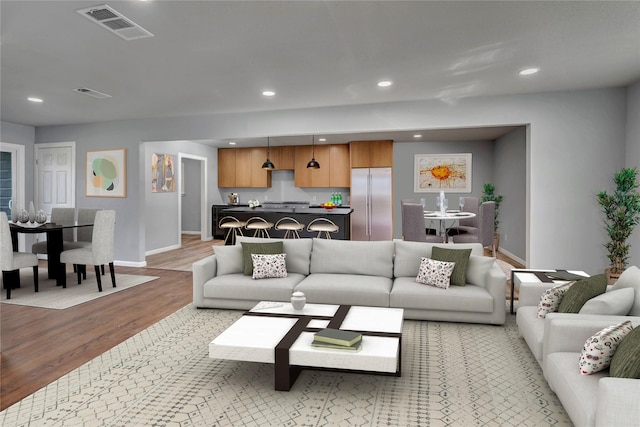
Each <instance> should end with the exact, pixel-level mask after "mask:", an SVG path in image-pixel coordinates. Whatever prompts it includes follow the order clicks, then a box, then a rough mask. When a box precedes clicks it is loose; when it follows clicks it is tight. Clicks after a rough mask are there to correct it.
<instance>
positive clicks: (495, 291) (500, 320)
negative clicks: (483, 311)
mask: <svg viewBox="0 0 640 427" xmlns="http://www.w3.org/2000/svg"><path fill="white" fill-rule="evenodd" d="M484 287H485V289H486V290H487V291H488V292H489V294H490V295H491V297H492V298H493V315H492V320H491V323H492V324H497V325H503V324H504V322H505V320H506V314H507V313H506V310H505V306H504V302H505V298H506V292H507V276H506V275H505V274H504V271H502V269H501V268H500V267H499V266H498V264H497V263H495V262H494V263H493V266H491V268H490V269H489V271H488V272H487V275H486V276H485V283H484Z"/></svg>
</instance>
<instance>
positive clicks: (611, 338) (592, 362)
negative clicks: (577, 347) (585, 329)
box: [578, 320, 633, 375]
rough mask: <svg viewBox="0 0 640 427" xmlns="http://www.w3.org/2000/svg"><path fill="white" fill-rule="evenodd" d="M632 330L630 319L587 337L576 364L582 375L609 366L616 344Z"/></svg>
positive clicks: (593, 372)
mask: <svg viewBox="0 0 640 427" xmlns="http://www.w3.org/2000/svg"><path fill="white" fill-rule="evenodd" d="M631 330H633V326H632V325H631V321H629V320H626V321H624V322H620V323H616V324H615V325H611V326H607V327H606V328H604V329H602V330H600V331H598V332H596V333H595V334H594V335H593V336H591V337H589V338H587V340H586V341H585V343H584V346H583V347H582V352H581V353H580V360H579V361H578V366H579V367H580V373H581V374H582V375H591V374H595V373H596V372H600V371H602V370H604V369H607V368H608V367H609V363H610V362H611V358H612V357H613V354H614V353H615V352H616V348H618V344H620V341H622V339H623V338H624V336H625V335H627V334H628V333H629V332H631Z"/></svg>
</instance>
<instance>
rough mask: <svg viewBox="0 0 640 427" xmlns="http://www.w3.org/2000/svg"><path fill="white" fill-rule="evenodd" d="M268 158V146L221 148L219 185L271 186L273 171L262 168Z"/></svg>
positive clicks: (219, 153)
mask: <svg viewBox="0 0 640 427" xmlns="http://www.w3.org/2000/svg"><path fill="white" fill-rule="evenodd" d="M231 152H233V154H232V153H231ZM266 158H267V148H266V147H249V148H219V149H218V187H240V188H245V187H246V188H267V187H271V171H268V170H265V169H262V163H264V161H265V159H266Z"/></svg>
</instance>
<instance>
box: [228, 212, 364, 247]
mask: <svg viewBox="0 0 640 427" xmlns="http://www.w3.org/2000/svg"><path fill="white" fill-rule="evenodd" d="M352 212H353V209H351V208H349V207H336V208H333V209H325V208H323V207H311V206H309V205H301V206H295V207H288V205H276V206H268V205H267V206H258V207H257V208H250V207H245V206H238V207H236V206H232V205H230V206H229V208H227V209H222V214H223V215H225V216H226V215H230V216H233V217H235V218H237V219H239V220H240V221H246V220H248V219H249V218H251V217H254V216H259V217H261V218H264V219H265V220H267V221H269V222H272V223H273V224H274V225H275V223H276V222H278V220H279V219H281V218H285V217H290V218H293V219H295V220H296V221H298V222H300V223H301V224H304V226H305V228H304V230H302V231H301V232H300V237H317V234H318V233H316V232H309V231H307V225H308V224H309V223H310V222H311V221H313V220H314V219H316V218H327V219H329V220H331V221H333V222H334V223H335V224H336V225H337V226H338V227H339V228H340V229H339V230H338V232H337V233H331V238H332V239H341V240H350V239H351V213H352ZM242 232H243V233H244V234H245V235H247V236H248V235H252V232H247V230H243V231H242ZM284 233H285V232H284V230H280V231H279V230H276V229H275V227H274V228H272V229H271V230H269V235H270V236H271V237H284Z"/></svg>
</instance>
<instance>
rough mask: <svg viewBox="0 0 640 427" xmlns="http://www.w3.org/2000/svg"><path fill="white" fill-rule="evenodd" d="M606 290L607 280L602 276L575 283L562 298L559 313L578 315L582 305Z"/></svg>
mask: <svg viewBox="0 0 640 427" xmlns="http://www.w3.org/2000/svg"><path fill="white" fill-rule="evenodd" d="M606 290H607V278H606V276H605V275H604V274H598V275H595V276H591V277H587V278H584V279H580V280H578V281H576V282H575V283H574V284H573V286H571V287H570V288H569V290H568V291H567V292H566V293H565V294H564V296H563V297H562V301H560V306H559V307H558V312H559V313H578V312H579V311H580V309H581V308H582V306H583V305H584V303H586V302H587V301H589V300H590V299H591V298H593V297H596V296H598V295H600V294H603V293H604V291H606Z"/></svg>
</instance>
